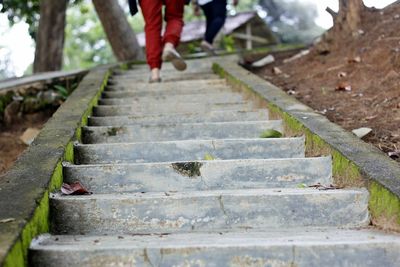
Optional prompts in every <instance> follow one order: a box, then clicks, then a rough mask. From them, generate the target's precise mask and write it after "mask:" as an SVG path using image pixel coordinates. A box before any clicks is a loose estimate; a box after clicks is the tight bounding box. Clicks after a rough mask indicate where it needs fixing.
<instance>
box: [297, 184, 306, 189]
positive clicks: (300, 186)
mask: <svg viewBox="0 0 400 267" xmlns="http://www.w3.org/2000/svg"><path fill="white" fill-rule="evenodd" d="M297 188H308V186H307V185H306V184H298V185H297Z"/></svg>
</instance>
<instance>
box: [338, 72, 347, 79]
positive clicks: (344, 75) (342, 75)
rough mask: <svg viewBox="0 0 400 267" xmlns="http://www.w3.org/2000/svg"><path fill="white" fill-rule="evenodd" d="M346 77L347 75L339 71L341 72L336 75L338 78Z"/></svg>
mask: <svg viewBox="0 0 400 267" xmlns="http://www.w3.org/2000/svg"><path fill="white" fill-rule="evenodd" d="M346 76H347V73H346V72H344V71H341V72H339V73H338V77H339V78H344V77H346Z"/></svg>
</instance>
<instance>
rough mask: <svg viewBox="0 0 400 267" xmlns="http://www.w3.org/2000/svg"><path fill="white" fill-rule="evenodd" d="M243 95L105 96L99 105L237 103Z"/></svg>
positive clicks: (241, 100) (223, 93)
mask: <svg viewBox="0 0 400 267" xmlns="http://www.w3.org/2000/svg"><path fill="white" fill-rule="evenodd" d="M243 100H244V99H243V96H242V95H241V94H235V93H225V92H222V93H218V92H217V93H208V94H206V95H200V94H194V95H189V94H186V95H172V96H171V95H161V96H160V95H158V94H154V96H145V97H125V98H106V99H100V100H99V105H126V104H129V105H132V106H136V105H143V104H147V103H148V104H149V105H150V106H152V105H155V104H161V103H165V104H170V105H171V107H172V106H173V105H176V104H178V103H179V102H185V103H193V104H197V105H201V104H205V103H208V104H217V103H220V104H222V103H237V102H243Z"/></svg>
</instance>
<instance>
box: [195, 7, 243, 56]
mask: <svg viewBox="0 0 400 267" xmlns="http://www.w3.org/2000/svg"><path fill="white" fill-rule="evenodd" d="M237 4H238V0H233V5H234V6H236V5H237ZM226 5H227V0H195V14H196V15H199V7H200V8H201V9H202V10H203V13H204V15H205V17H206V33H205V35H204V39H203V41H201V44H200V46H201V48H202V49H203V51H205V52H207V53H208V54H210V55H215V51H214V47H213V42H214V38H215V36H217V34H218V32H219V31H220V30H221V29H222V27H223V26H224V24H225V20H226V11H227V10H226Z"/></svg>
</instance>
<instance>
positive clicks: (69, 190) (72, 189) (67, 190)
mask: <svg viewBox="0 0 400 267" xmlns="http://www.w3.org/2000/svg"><path fill="white" fill-rule="evenodd" d="M61 193H63V194H64V195H87V194H91V193H90V192H89V191H87V189H86V188H85V187H83V185H82V184H81V183H80V182H74V183H72V184H67V183H63V185H62V186H61Z"/></svg>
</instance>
